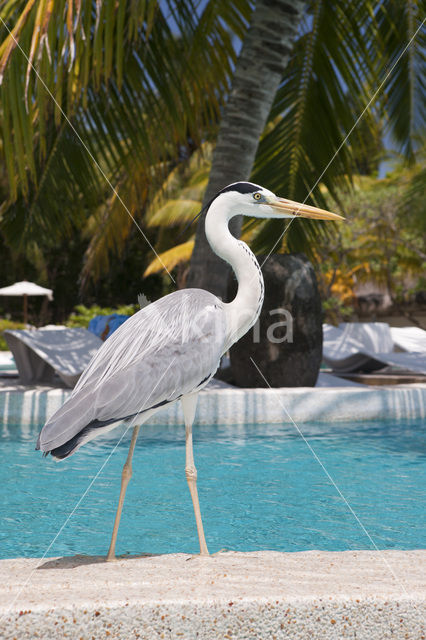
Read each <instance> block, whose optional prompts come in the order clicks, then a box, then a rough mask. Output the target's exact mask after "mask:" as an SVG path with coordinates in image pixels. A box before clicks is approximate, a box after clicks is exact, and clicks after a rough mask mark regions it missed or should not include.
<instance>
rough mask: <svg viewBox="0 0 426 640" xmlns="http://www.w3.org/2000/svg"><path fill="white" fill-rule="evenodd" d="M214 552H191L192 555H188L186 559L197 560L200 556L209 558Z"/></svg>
mask: <svg viewBox="0 0 426 640" xmlns="http://www.w3.org/2000/svg"><path fill="white" fill-rule="evenodd" d="M213 555H214V554H211V553H209V552H207V553H193V554H192V555H190V556H189V558H187V561H188V560H197V559H200V558H211V557H212V556H213Z"/></svg>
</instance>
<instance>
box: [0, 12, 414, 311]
mask: <svg viewBox="0 0 426 640" xmlns="http://www.w3.org/2000/svg"><path fill="white" fill-rule="evenodd" d="M280 4H281V3H280V2H278V0H277V3H276V5H277V7H278V5H280ZM287 4H288V3H287ZM267 5H268V7H270V6H271V3H270V2H268V3H266V2H262V1H261V0H258V1H257V2H250V1H249V0H206V1H205V2H202V3H199V2H196V1H193V0H163V1H162V2H157V1H155V0H151V1H150V2H145V0H123V1H122V2H119V3H116V2H115V1H114V0H105V1H104V2H98V1H96V0H74V1H71V0H37V1H36V0H8V1H7V2H4V3H2V4H1V6H0V80H1V85H0V129H1V137H0V196H1V197H0V200H1V203H2V204H1V208H0V250H1V253H2V265H4V270H3V271H2V273H3V278H2V279H4V284H8V283H10V282H13V281H14V280H19V279H23V278H24V277H25V278H28V279H36V280H37V281H39V282H40V284H46V285H47V284H48V285H49V286H50V287H52V288H53V289H54V290H55V312H56V315H55V318H56V319H58V320H63V319H65V318H66V317H67V316H68V315H69V313H70V312H71V311H72V308H73V306H74V305H75V303H76V302H77V301H81V302H84V303H85V304H86V305H87V306H90V305H92V304H95V303H97V304H101V305H102V306H110V307H112V306H114V307H115V306H116V305H117V304H119V303H133V304H134V303H136V300H135V297H136V295H137V293H139V292H140V291H144V292H145V293H146V294H147V296H148V297H149V298H150V299H154V298H156V297H158V296H159V295H161V294H163V293H166V292H168V291H170V290H172V289H173V288H174V287H175V286H176V284H177V285H178V286H183V285H184V284H185V281H186V278H187V275H188V274H187V272H188V264H189V262H188V261H189V258H190V255H191V252H192V250H193V247H194V242H195V236H194V232H195V229H194V228H192V227H190V228H189V229H186V230H185V226H186V224H187V222H189V220H190V219H191V218H192V217H193V216H194V215H195V213H197V211H198V210H199V206H200V203H202V202H203V196H204V195H205V194H206V193H208V189H207V192H206V187H207V185H208V181H209V176H210V167H211V163H212V161H213V164H214V163H215V159H214V157H213V153H214V148H215V142H216V140H217V137H218V134H219V136H220V131H221V128H223V126H224V118H225V120H226V110H225V111H224V110H223V107H224V105H225V104H226V103H227V101H228V102H229V96H230V95H231V94H232V91H231V90H232V88H233V86H234V85H233V83H234V80H235V78H234V72H235V69H236V68H237V66H238V52H239V50H240V48H241V46H243V48H244V42H246V41H247V38H248V33H249V31H248V28H249V26H250V25H251V26H252V27H253V28H254V25H255V22H254V18H253V16H254V15H255V14H256V11H257V15H258V16H259V15H260V19H261V18H262V15H261V14H262V11H266V6H267ZM297 5H298V10H299V13H298V14H297V16H295V17H294V20H295V21H296V20H297V28H296V29H295V35H294V42H293V44H292V48H291V50H289V53H288V63H287V64H286V66H285V69H283V71H282V77H281V79H280V80H279V82H278V85H277V90H276V91H275V89H274V90H273V91H272V93H273V95H272V96H271V106H270V108H268V109H267V111H266V119H265V123H264V124H262V127H261V136H260V143H259V145H258V146H257V138H256V144H255V145H254V155H253V158H252V163H251V164H252V165H253V166H252V169H251V178H252V179H253V180H254V181H256V182H259V183H260V184H265V186H268V187H269V188H271V189H273V190H274V191H276V192H277V193H280V194H282V195H285V196H287V197H289V198H292V199H295V200H300V201H302V200H305V199H306V198H307V199H308V201H312V202H313V203H316V204H318V205H325V204H328V206H330V202H332V203H333V204H332V205H331V206H333V207H335V208H336V207H338V208H340V210H344V209H345V208H347V207H348V206H349V204H350V202H351V198H353V196H350V195H347V194H348V193H350V191H351V189H353V188H354V185H355V186H356V187H357V188H358V189H359V188H361V187H362V188H363V189H364V186H365V184H366V183H362V182H360V181H359V180H358V178H357V177H356V176H357V175H358V174H369V175H370V176H374V175H375V174H377V170H378V166H379V162H380V159H381V157H382V155H383V147H382V140H383V138H384V136H386V138H387V139H392V145H393V146H394V147H395V148H396V149H397V150H398V152H399V153H400V154H401V156H400V157H401V164H402V166H409V167H412V168H411V169H409V171H411V174H410V176H411V178H412V179H406V178H404V181H405V182H406V189H405V191H406V192H407V194H408V192H410V193H411V195H410V196H409V195H407V194H406V196H404V198H405V204H403V202H402V200H403V198H399V197H398V198H397V200H398V204H395V205H393V210H394V211H395V220H397V221H398V220H400V217H399V216H400V215H401V214H400V212H401V211H403V210H404V206H405V207H406V206H407V204H406V202H407V198H408V197H410V198H411V199H412V201H416V202H419V196H418V194H419V192H420V190H421V188H422V186H423V184H424V182H423V181H424V172H423V173H422V172H421V171H419V170H418V169H417V168H416V167H417V166H418V165H419V164H420V159H421V136H422V134H423V133H424V113H423V112H422V108H421V107H422V100H423V99H424V84H423V82H424V80H423V79H422V74H421V68H422V65H424V61H425V50H426V49H425V31H424V29H420V30H419V27H420V26H421V24H422V20H423V18H424V2H422V1H421V0H409V1H408V2H395V1H394V0H380V1H378V2H373V1H372V0H349V1H343V0H336V1H334V2H324V1H323V0H307V1H306V2H298V3H297ZM302 5H303V7H302ZM272 6H273V5H272ZM253 11H254V13H253ZM277 15H278V14H277ZM283 19H284V18H283ZM285 19H286V20H287V21H288V20H289V19H290V18H289V16H288V15H286V16H285ZM256 24H257V23H256ZM293 27H294V25H293ZM278 28H279V26H278V18H277V29H278ZM249 53H250V50H249ZM252 55H253V56H254V55H256V51H253V52H252ZM248 73H249V72H248ZM248 86H249V90H252V91H253V92H255V91H256V90H260V89H262V90H264V89H265V88H266V89H267V88H268V78H262V79H261V80H260V81H259V79H258V78H257V77H256V79H255V81H253V82H252V83H251V84H250V82H249V84H248ZM265 93H266V91H265ZM361 116H362V117H361ZM225 124H226V123H225ZM240 133H241V132H240V131H235V138H236V140H237V144H238V139H239V135H240ZM348 134H350V135H349V137H347V135H348ZM229 137H230V136H229V135H228V138H229ZM346 137H347V139H346ZM343 141H344V143H343V144H342V142H343ZM256 149H257V150H256ZM404 171H408V169H404ZM405 175H406V174H404V176H405ZM210 177H211V176H210ZM247 177H249V176H247ZM232 178H233V176H230V178H229V180H228V181H231V180H232ZM395 179H396V178H395ZM380 188H381V189H383V197H384V199H386V197H385V196H386V194H385V193H384V191H385V190H387V183H386V184H385V183H383V185H382V186H381V187H380ZM398 189H399V187H398V188H397V190H398ZM374 192H375V190H374V187H370V183H368V186H367V188H366V194H367V195H366V196H365V198H367V199H368V202H369V203H370V206H369V207H368V210H369V211H370V212H373V209H374V205H375V202H376V200H375V199H374V197H373V196H374ZM389 193H390V192H389ZM370 196H371V199H370ZM389 197H390V198H391V199H392V198H393V195H390V196H389ZM355 200H356V196H355ZM366 204H368V203H367V202H366ZM420 206H421V205H420ZM349 208H350V210H351V211H353V215H354V217H357V222H356V228H357V229H359V225H361V226H362V224H363V221H365V223H366V224H369V220H370V218H369V217H368V215H369V214H368V212H364V210H362V211H361V210H360V208H359V207H358V208H356V207H352V205H350V207H349ZM374 211H377V210H376V209H374ZM397 211H398V213H396V212H397ZM405 211H406V209H405ZM364 214H365V215H364ZM409 215H410V216H411V213H410V214H409ZM395 224H399V222H396V223H395ZM413 224H414V223H413ZM284 230H285V228H284V227H283V225H282V224H281V223H277V222H276V221H274V222H271V221H267V222H263V223H262V222H261V223H260V224H259V221H257V222H255V221H248V222H247V223H246V224H245V226H244V227H243V229H242V233H243V235H244V237H245V238H246V239H248V240H249V241H250V243H251V246H252V248H253V249H254V250H255V251H256V252H258V253H265V252H269V251H271V250H274V251H283V250H292V251H294V250H295V251H300V250H302V251H304V252H305V253H308V254H309V255H310V256H311V258H313V259H314V260H315V259H318V258H319V256H320V255H322V254H321V252H323V250H324V247H328V246H332V243H334V244H336V242H337V241H338V238H339V237H340V236H339V235H338V233H343V234H345V233H346V231H345V232H338V231H337V229H336V228H334V227H333V226H331V225H316V226H314V225H311V224H309V221H304V222H302V221H297V224H296V223H295V224H292V225H291V226H290V227H289V229H288V233H283V232H284ZM354 234H355V232H354ZM355 235H356V234H355ZM355 235H354V236H353V238H352V239H349V238H346V237H345V238H344V239H343V240H344V241H345V242H348V243H350V242H352V240H354V238H355ZM379 235H380V232H379V230H377V236H379ZM198 236H200V233H199V234H198ZM360 237H362V233H361V230H360V233H359V236H357V242H358V239H359V238H360ZM343 240H342V242H343ZM196 242H197V244H198V245H199V246H200V247H201V251H202V250H203V245H202V240H201V239H200V237H197V239H196ZM359 242H362V240H359ZM363 246H364V249H363V250H362V251H364V253H362V251H361V249H360V252H359V253H358V254H357V253H356V252H354V253H353V254H351V255H353V260H352V258H351V261H349V262H348V263H347V264H346V262H342V264H341V265H340V267H339V268H340V270H341V271H342V272H343V271H344V270H345V269H346V268H348V269H349V270H352V269H354V268H357V266H358V265H357V264H355V263H356V261H357V260H358V261H360V260H363V259H364V257H368V245H365V244H364V245H363ZM416 246H417V245H416ZM152 248H155V250H156V251H157V253H158V254H159V255H160V258H161V262H162V263H163V264H161V263H160V264H161V271H160V270H159V269H158V263H155V262H154V263H153V252H152ZM420 250H421V251H422V249H420ZM361 254H362V255H361ZM336 255H337V254H336ZM327 260H331V262H332V258H331V257H329V258H327ZM331 262H330V264H331ZM360 264H361V263H360ZM164 267H166V268H167V270H168V271H169V272H170V275H168V273H167V271H166V270H165V269H164ZM416 268H418V267H416ZM209 269H211V267H210V266H209V265H208V264H206V268H205V272H206V273H207V274H208V273H209ZM330 269H331V270H332V271H333V269H334V267H333V265H332V264H331V267H330ZM358 271H359V270H358ZM358 271H357V273H358ZM373 271H374V268H373V267H371V270H370V273H372V272H373ZM335 280H336V279H334V281H333V283H332V284H331V287H336V286H337V285H336V281H335ZM398 282H399V280H398ZM201 284H203V283H201ZM395 287H396V289H395V290H396V291H397V290H398V287H400V285H399V284H395ZM328 288H329V291H330V283H329V282H328ZM326 289H327V287H324V291H326ZM333 291H335V289H333ZM396 297H397V296H396ZM347 306H349V307H350V306H351V305H350V304H349V303H348V304H347Z"/></svg>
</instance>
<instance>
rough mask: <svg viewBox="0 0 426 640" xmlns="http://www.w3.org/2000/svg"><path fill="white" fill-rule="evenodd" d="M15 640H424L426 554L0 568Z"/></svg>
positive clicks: (264, 555) (312, 554) (0, 628)
mask: <svg viewBox="0 0 426 640" xmlns="http://www.w3.org/2000/svg"><path fill="white" fill-rule="evenodd" d="M0 569H1V575H2V581H1V586H0V615H1V621H0V636H1V637H2V638H5V639H9V638H10V639H11V638H17V639H19V640H25V639H27V638H28V639H33V638H43V640H49V639H51V638H52V639H53V638H59V637H64V636H66V637H70V638H84V639H86V638H96V639H98V638H111V639H113V638H123V639H126V640H128V639H130V638H143V639H146V640H154V639H155V638H167V639H170V640H171V639H173V640H175V639H176V638H182V640H186V639H193V638H200V640H218V639H219V638H227V639H233V640H236V639H242V638H244V639H255V638H258V639H262V640H269V639H271V640H272V639H273V638H275V639H277V640H278V639H280V638H291V639H292V640H301V639H303V640H308V639H309V640H317V639H326V640H340V639H343V638H352V639H355V638H356V640H387V639H389V640H396V639H398V640H399V639H401V640H402V639H409V640H421V639H423V638H425V637H426V636H425V627H424V623H425V620H426V599H425V593H426V551H404V552H402V551H394V550H390V551H383V552H377V551H375V552H372V551H344V552H324V551H308V552H300V553H280V552H276V551H258V552H252V553H236V552H221V553H219V554H217V555H215V556H214V557H210V558H200V557H191V556H189V555H185V554H174V555H162V556H146V557H138V558H124V559H123V558H120V559H119V560H117V561H116V562H114V563H106V562H104V560H103V558H99V557H90V556H74V557H69V558H51V559H44V560H35V559H17V560H2V561H0Z"/></svg>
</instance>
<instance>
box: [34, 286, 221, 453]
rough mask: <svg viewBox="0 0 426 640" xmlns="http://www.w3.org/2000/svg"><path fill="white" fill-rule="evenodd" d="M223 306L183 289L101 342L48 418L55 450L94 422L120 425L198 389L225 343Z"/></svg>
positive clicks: (45, 436)
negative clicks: (62, 401) (64, 401)
mask: <svg viewBox="0 0 426 640" xmlns="http://www.w3.org/2000/svg"><path fill="white" fill-rule="evenodd" d="M225 341H226V324H225V312H224V305H223V303H222V302H221V301H220V300H219V299H218V298H216V296H214V295H212V294H211V293H208V292H206V291H203V290H201V289H185V290H182V291H177V292H175V293H172V294H170V295H168V296H165V297H164V298H161V299H160V300H158V301H157V302H155V303H153V304H151V305H149V306H148V307H145V308H144V309H142V310H141V311H139V312H138V313H136V314H135V315H134V316H132V317H131V318H129V320H127V321H126V322H125V323H124V324H123V325H121V327H119V329H117V331H115V332H114V333H113V335H112V336H111V337H110V338H109V339H108V340H107V341H106V342H105V343H104V344H103V345H102V347H101V348H100V349H99V351H98V352H97V353H96V355H95V356H94V358H93V360H92V361H91V363H90V364H89V366H88V368H87V369H86V370H85V372H84V373H83V375H82V377H81V379H80V381H79V383H78V385H77V386H76V387H75V389H74V391H73V394H72V396H71V398H70V399H69V400H68V401H67V402H66V403H65V404H64V405H63V407H61V409H59V411H57V412H56V413H55V414H54V416H52V418H51V419H50V420H49V421H48V422H47V423H46V425H45V426H44V427H43V430H42V432H41V434H40V437H39V446H40V448H41V449H42V450H43V451H50V450H52V449H54V448H56V447H59V446H60V445H62V444H64V443H65V442H67V441H68V440H70V439H71V438H72V437H74V436H75V435H76V434H78V433H79V432H80V431H81V430H82V429H83V428H84V427H86V426H87V425H88V424H90V423H92V422H94V421H100V422H114V421H119V420H122V419H124V418H127V417H129V416H133V415H136V414H138V413H142V412H143V411H147V410H148V409H151V408H153V407H156V406H158V405H161V404H164V403H167V402H172V401H174V400H176V399H177V398H179V397H181V396H182V395H185V394H188V393H191V392H192V391H194V390H196V389H197V387H199V386H200V385H201V384H202V383H203V382H205V381H206V380H207V379H208V378H209V377H210V376H211V375H213V374H214V372H215V371H216V369H217V367H218V365H219V361H220V357H221V355H222V353H223V350H224V348H225Z"/></svg>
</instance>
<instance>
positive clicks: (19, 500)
mask: <svg viewBox="0 0 426 640" xmlns="http://www.w3.org/2000/svg"><path fill="white" fill-rule="evenodd" d="M301 431H302V432H303V434H304V435H305V437H306V438H307V439H308V441H309V443H310V445H311V447H312V448H313V450H314V451H315V453H316V454H317V456H318V458H319V459H320V460H321V462H322V463H323V464H324V466H325V468H326V469H327V471H328V472H329V474H330V476H331V477H332V478H333V480H334V481H335V483H336V484H337V486H338V487H339V489H340V490H341V492H342V494H343V495H344V496H345V498H346V499H347V501H348V502H349V504H350V505H351V507H352V509H353V511H354V512H355V513H356V514H357V516H358V518H359V519H360V521H361V522H362V524H363V525H364V526H365V528H366V530H367V531H368V533H369V534H370V536H371V538H372V540H373V541H374V543H375V545H376V546H377V547H378V548H379V549H389V548H396V549H417V548H424V547H425V546H426V545H425V526H424V525H425V522H424V498H425V487H426V436H425V427H424V425H423V424H422V422H420V421H409V422H403V423H402V422H399V423H394V424H389V423H387V424H384V423H370V424H365V423H357V424H355V425H353V426H351V425H349V424H336V423H334V424H332V425H330V426H328V427H327V426H326V425H324V424H321V425H315V424H306V423H305V424H303V425H301ZM37 433H38V427H37V428H36V427H35V426H28V425H27V426H22V427H19V426H13V425H12V426H10V425H9V426H7V427H6V426H4V427H2V437H1V447H0V493H1V494H2V496H1V504H2V509H1V511H2V516H1V524H0V557H1V558H13V557H19V556H24V557H25V556H26V557H31V556H34V557H41V556H42V555H43V554H44V553H45V551H46V549H47V547H48V546H49V544H50V543H51V542H52V540H53V539H54V537H55V535H56V534H57V532H58V530H59V529H60V528H61V526H62V525H63V524H64V522H65V520H66V518H67V516H68V515H69V514H70V513H71V512H72V510H73V508H74V507H75V505H76V503H77V502H78V500H79V498H80V497H81V495H82V494H83V493H84V491H85V490H86V489H87V487H88V485H89V484H90V482H91V480H92V478H93V477H94V476H95V475H96V474H97V472H98V471H99V469H100V467H101V466H102V464H103V462H104V461H105V459H106V458H107V456H108V455H109V453H110V451H111V450H112V448H113V447H114V446H115V443H116V442H117V440H118V439H119V438H120V436H121V434H122V433H123V430H122V428H121V427H120V428H118V429H116V430H115V431H113V432H111V433H110V434H108V436H107V437H103V438H101V439H98V440H95V441H93V442H92V443H89V444H87V445H85V447H83V448H82V449H80V451H79V452H78V453H77V454H76V455H74V456H72V457H71V458H69V459H67V460H65V461H63V462H61V463H55V462H54V461H53V460H52V459H51V458H50V457H49V458H47V459H43V458H42V456H41V454H40V453H39V452H36V451H34V446H35V441H36V437H37ZM129 439H130V431H129V432H128V434H127V435H126V437H125V438H124V439H123V442H122V443H121V444H120V446H119V447H118V448H117V450H116V451H115V453H114V454H113V455H112V456H111V458H110V460H109V461H108V463H107V464H106V465H105V467H104V469H103V471H102V472H101V474H100V475H99V477H98V478H97V479H96V481H95V482H94V484H93V486H92V487H91V489H90V491H89V492H88V494H87V495H86V497H85V498H84V500H83V501H82V503H81V504H80V506H79V508H78V509H77V510H76V511H75V513H74V514H73V515H72V517H71V518H70V520H69V521H68V522H67V524H66V526H65V527H64V528H63V530H62V532H61V534H60V535H59V536H58V538H57V539H56V540H55V542H54V544H53V545H52V546H51V548H50V549H49V552H48V554H47V555H48V556H57V555H73V554H77V553H84V554H105V553H106V551H107V549H108V545H109V541H110V534H111V530H112V524H113V519H114V515H115V509H116V504H117V500H118V493H119V489H120V477H121V468H122V465H123V463H124V461H125V459H126V456H127V451H128V445H129ZM194 453H195V463H196V466H197V469H198V490H199V496H200V503H201V511H202V515H203V521H204V528H205V532H206V539H207V544H208V546H209V550H210V552H214V551H217V550H219V549H222V548H229V549H234V550H239V551H253V550H257V549H273V550H280V551H301V550H309V549H323V550H333V551H339V550H345V549H374V546H373V543H372V542H371V540H370V539H369V538H368V536H367V535H366V534H365V532H364V531H363V529H362V528H361V526H360V525H359V523H358V522H357V521H356V519H355V518H354V516H353V514H352V513H351V512H350V510H349V509H348V506H347V505H346V504H345V502H344V501H343V499H342V498H341V497H340V496H339V494H338V492H337V491H336V488H335V487H334V486H333V485H332V484H331V482H330V480H329V478H328V477H327V475H326V474H325V473H324V470H323V469H322V468H321V466H320V464H319V463H318V461H317V460H316V459H315V457H314V456H313V454H312V452H311V451H310V450H309V448H308V446H307V445H306V443H305V442H304V441H303V439H302V438H301V437H300V435H299V434H298V433H297V432H296V430H295V428H294V427H292V426H291V425H290V426H289V425H271V426H267V425H246V426H235V427H232V426H226V427H225V426H224V427H218V426H211V427H210V426H202V427H198V428H197V427H195V428H194ZM184 465H185V438H184V427H176V426H173V427H159V426H143V427H142V429H141V432H140V436H139V439H138V443H137V446H136V450H135V455H134V460H133V478H132V480H131V482H130V484H129V487H128V490H127V495H126V502H125V506H124V510H123V516H122V520H121V525H120V530H119V535H118V544H117V553H118V554H123V553H131V554H137V553H173V552H187V553H194V552H197V551H198V543H197V535H196V528H195V522H194V517H193V511H192V503H191V499H190V495H189V491H188V488H187V484H186V479H185V473H184Z"/></svg>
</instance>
